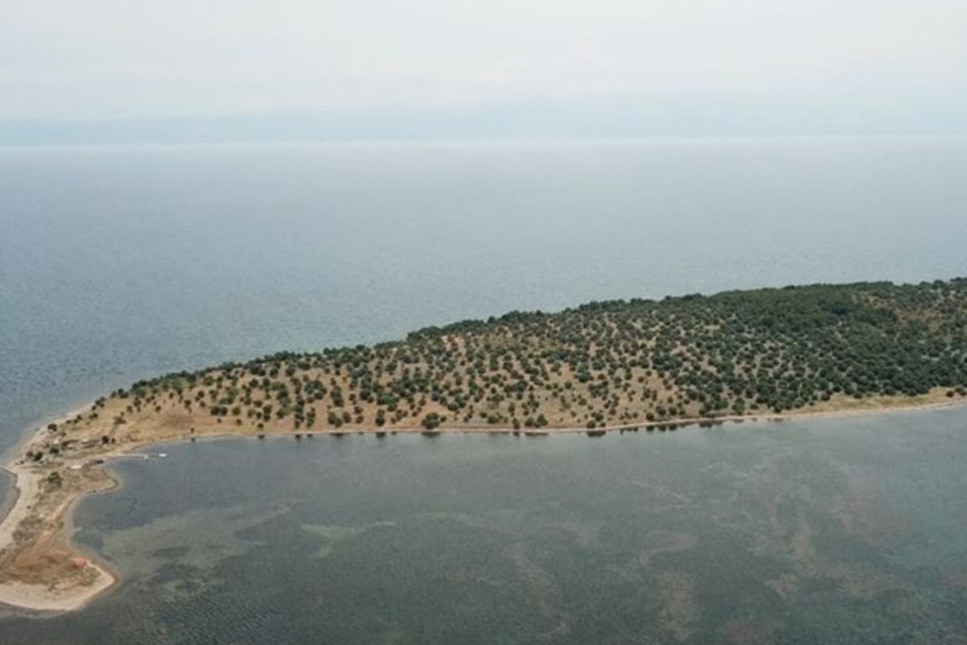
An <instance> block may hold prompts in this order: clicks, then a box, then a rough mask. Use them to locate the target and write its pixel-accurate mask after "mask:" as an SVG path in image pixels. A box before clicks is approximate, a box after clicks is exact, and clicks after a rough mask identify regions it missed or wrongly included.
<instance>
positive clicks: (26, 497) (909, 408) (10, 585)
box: [0, 398, 967, 616]
mask: <svg viewBox="0 0 967 645" xmlns="http://www.w3.org/2000/svg"><path fill="white" fill-rule="evenodd" d="M964 406H967V401H965V400H964V399H962V398H958V399H954V400H941V401H926V402H921V403H913V404H904V403H903V402H902V401H901V400H899V398H898V405H878V406H875V407H857V408H844V409H837V410H803V411H791V412H782V413H767V414H744V415H723V416H707V417H691V418H681V419H671V420H666V421H656V422H646V423H629V424H621V425H611V426H605V427H595V428H587V427H563V428H527V429H515V428H511V427H497V426H490V425H487V426H474V427H457V428H444V427H440V428H436V429H434V430H432V431H430V430H426V429H423V428H395V429H394V428H354V429H351V430H349V429H347V430H346V431H342V432H340V431H337V430H327V431H321V432H317V433H311V432H303V433H296V432H292V431H291V430H287V431H275V432H272V431H268V432H264V433H260V434H259V435H258V437H259V438H283V437H289V438H291V437H293V436H300V435H306V436H310V435H313V434H315V435H318V436H320V437H321V436H326V435H329V436H332V437H341V436H346V435H383V436H385V435H395V434H408V435H415V434H422V435H427V436H440V435H444V434H451V435H453V434H464V435H468V434H469V435H474V434H490V435H516V436H528V437H533V436H551V435H575V434H582V433H583V434H587V435H589V436H601V435H604V434H608V433H613V432H619V433H624V432H628V431H637V430H647V431H652V430H658V431H662V430H666V431H667V430H676V429H684V428H688V427H692V426H695V427H706V428H707V427H713V426H719V425H723V424H743V423H769V422H780V421H794V420H812V419H821V418H839V417H851V416H860V415H869V416H875V415H880V414H893V413H904V412H907V413H915V412H925V411H931V410H940V409H946V408H958V407H964ZM84 409H87V408H82V409H81V410H82V411H83V410H84ZM77 414H78V411H74V412H72V413H70V414H67V415H62V416H60V417H58V418H56V419H55V420H54V421H52V422H51V423H63V422H64V421H66V420H69V419H71V418H74V417H75V416H76V415H77ZM46 429H47V426H46V425H43V426H41V427H40V428H37V429H35V430H34V431H33V432H30V431H29V430H28V431H25V432H24V436H23V437H22V438H21V439H20V440H19V441H18V442H17V445H16V449H15V450H14V449H11V450H10V451H8V455H9V456H7V459H6V461H5V462H4V463H3V465H2V466H0V469H2V470H3V471H4V472H5V473H7V474H8V475H9V476H10V478H11V480H12V484H11V490H12V494H13V495H14V499H13V501H12V503H8V504H5V507H6V508H5V509H0V510H5V511H6V512H5V513H4V515H3V517H2V518H0V552H2V551H3V550H4V549H5V548H7V547H8V546H11V545H12V543H13V540H14V532H15V531H16V529H17V526H19V523H20V522H21V521H23V520H24V519H25V518H26V517H27V511H28V510H29V509H30V508H31V506H32V503H36V501H37V500H38V499H40V497H41V496H42V494H43V490H42V486H39V485H37V484H38V481H34V485H33V486H31V484H30V483H29V482H30V480H31V479H34V480H39V476H38V475H37V473H34V472H32V471H31V469H30V464H28V463H26V462H24V461H23V452H24V450H25V449H26V448H28V447H30V446H31V445H33V444H34V443H35V442H37V441H38V440H40V439H42V437H43V435H44V433H45V432H46ZM253 438H256V435H254V434H252V433H251V432H247V431H244V430H243V431H238V432H230V431H229V432H219V433H210V434H204V435H200V436H197V437H196V436H194V435H192V436H184V437H181V438H175V439H172V440H160V441H152V440H146V441H144V442H142V443H132V444H129V445H125V446H124V448H123V449H117V450H112V451H109V452H107V453H104V454H103V455H101V457H100V460H99V464H98V465H97V466H95V467H96V468H98V469H100V470H101V471H102V472H103V473H104V474H105V475H106V476H107V478H108V479H109V480H110V482H111V484H110V485H109V486H107V487H104V488H99V489H96V490H80V491H71V494H70V497H69V500H68V501H67V503H65V504H64V505H63V507H62V508H61V509H60V511H59V513H58V516H57V518H56V520H58V521H60V522H61V523H62V524H61V527H60V529H59V530H60V532H61V535H60V536H59V537H61V538H62V539H63V540H64V542H65V543H66V544H67V545H68V547H69V548H70V549H71V550H72V551H74V552H76V553H78V554H80V555H82V556H83V557H85V558H88V559H89V561H90V566H91V567H92V569H94V570H95V571H97V574H98V578H97V582H96V583H95V584H92V585H90V586H81V587H74V588H71V589H69V590H66V591H60V590H56V589H52V588H47V589H45V588H43V587H41V586H39V585H26V584H23V583H20V582H16V581H14V582H0V605H2V606H4V607H6V608H11V609H14V610H22V611H24V612H25V613H26V614H28V615H31V616H53V615H57V614H60V613H64V612H69V611H77V610H79V609H83V608H84V607H85V606H87V605H88V604H89V603H90V602H92V601H93V600H95V599H96V598H98V597H100V596H102V595H104V594H106V593H108V592H109V591H110V590H112V589H114V588H116V587H117V586H118V585H120V583H121V576H120V574H119V572H117V571H116V570H115V569H114V567H113V566H111V564H110V563H109V562H107V561H106V560H105V559H104V558H103V557H102V556H101V555H100V554H88V553H87V552H85V551H82V550H81V549H78V548H77V547H76V545H74V543H73V540H72V536H73V533H74V524H73V514H74V509H75V508H76V507H77V505H78V504H79V503H80V502H81V501H82V500H83V499H84V498H85V497H86V496H87V495H90V494H103V493H108V492H115V491H117V490H118V489H120V488H122V487H123V485H124V483H123V481H122V480H121V478H120V477H119V476H117V475H116V473H113V472H111V469H110V468H106V467H105V466H109V465H110V463H111V462H114V461H117V460H119V459H124V458H132V457H135V456H136V454H135V451H137V450H144V449H145V448H151V447H154V446H163V445H173V444H180V443H185V442H188V441H192V440H206V441H214V440H226V439H253ZM24 482H28V483H26V484H25V483H24ZM25 489H27V490H26V491H25ZM11 524H13V526H11Z"/></svg>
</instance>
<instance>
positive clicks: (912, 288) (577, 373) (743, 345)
mask: <svg viewBox="0 0 967 645" xmlns="http://www.w3.org/2000/svg"><path fill="white" fill-rule="evenodd" d="M965 386H967V279H957V280H951V281H948V282H932V283H922V284H919V285H900V286H897V285H893V284H890V283H886V282H883V283H862V284H850V285H811V286H803V287H786V288H783V289H759V290H754V291H732V292H727V293H720V294H717V295H714V296H702V295H690V296H684V297H678V298H665V299H664V300H661V301H653V300H631V301H628V302H625V301H612V302H594V303H589V304H586V305H583V306H581V307H577V308H576V309H568V310H565V311H562V312H559V313H553V314H547V313H540V312H534V313H520V312H513V313H509V314H506V315H504V316H501V317H500V318H491V319H489V320H486V321H481V320H470V321H464V322H459V323H455V324H452V325H448V326H446V327H431V328H427V329H422V330H420V331H417V332H414V333H412V334H410V335H409V336H407V338H406V339H405V340H401V341H398V342H391V343H382V344H379V345H375V346H372V347H367V346H363V345H359V346H356V347H344V348H338V349H327V350H324V351H321V352H319V353H308V354H295V353H284V354H276V355H274V356H268V357H265V358H260V359H255V360H251V361H248V362H244V363H229V364H225V365H220V366H218V367H212V368H209V369H203V370H200V371H197V372H180V373H177V374H167V375H165V376H161V377H158V378H155V379H151V380H147V381H141V382H138V383H135V384H134V385H133V386H132V387H131V388H129V389H126V390H118V391H116V392H114V393H112V394H111V395H110V396H107V397H104V398H101V399H99V400H97V401H96V402H95V403H94V404H93V406H91V407H90V408H86V409H85V410H83V411H82V412H80V413H78V414H74V415H71V416H70V417H68V418H66V419H64V420H62V421H59V422H54V423H51V424H49V425H47V426H46V427H44V428H40V429H38V431H37V432H36V433H35V434H34V435H33V436H32V437H30V438H29V439H28V440H27V441H26V442H25V443H24V445H23V446H22V448H21V451H20V453H19V455H18V456H17V457H16V458H15V461H13V462H11V464H9V465H8V470H9V471H10V472H11V473H12V474H13V475H14V476H15V478H16V486H17V489H18V491H19V495H18V497H17V500H16V503H15V504H14V506H13V507H12V508H11V509H10V512H9V513H8V514H7V516H6V518H4V520H3V522H0V603H9V604H13V605H17V606H21V607H28V608H31V609H44V610H66V609H75V608H77V607H80V606H83V604H84V603H85V602H87V601H89V600H90V599H91V598H92V597H94V596H95V595H96V594H98V593H100V592H102V591H103V590H105V589H107V588H109V587H110V586H111V584H112V583H113V580H114V576H113V575H112V574H111V572H110V569H109V567H108V566H107V565H106V564H105V565H101V564H98V563H96V562H89V561H88V559H87V557H85V556H84V555H83V554H80V553H78V552H77V551H76V550H75V549H74V547H73V546H72V545H71V544H70V539H69V534H68V532H67V529H66V527H68V526H69V522H67V520H66V518H67V516H68V513H69V509H70V508H72V505H73V503H74V501H75V500H76V499H77V498H78V497H79V496H81V495H83V494H85V493H87V492H90V491H95V490H104V489H105V488H107V487H110V486H111V485H112V482H113V480H112V478H111V477H110V475H109V473H107V472H106V471H104V470H102V469H101V468H100V467H99V466H100V464H102V463H104V461H105V460H106V459H110V458H112V457H116V456H119V455H121V454H124V453H128V452H131V451H132V450H135V449H137V448H138V447H140V446H144V445H146V444H151V443H160V442H165V441H174V440H185V439H194V438H195V437H200V436H213V435H223V434H232V435H255V436H260V437H261V436H265V435H268V434H270V433H271V434H285V433H289V434H294V435H295V436H296V437H297V438H300V437H303V436H306V437H308V436H313V435H314V434H315V433H316V432H328V433H334V434H343V433H346V432H350V431H351V432H364V431H375V432H377V434H385V433H386V432H396V431H408V430H409V431H422V432H426V433H430V434H436V433H438V432H442V431H443V430H448V429H449V430H491V431H496V432H517V433H522V434H525V435H542V434H545V433H546V432H548V431H550V430H551V429H559V430H566V429H575V430H583V431H585V432H588V433H589V434H591V435H593V436H597V435H600V434H603V433H604V432H605V431H606V430H607V429H608V428H622V429H624V428H639V427H643V428H646V429H654V428H659V429H665V428H670V427H675V426H676V425H678V424H680V423H682V422H686V421H693V420H701V422H702V423H709V422H711V423H714V422H716V420H721V419H723V418H737V419H741V418H744V417H746V416H754V417H757V416H768V417H774V416H775V415H777V414H783V415H785V414H789V413H793V414H795V413H798V412H803V411H816V412H838V411H840V410H848V409H855V408H862V409H878V408H883V407H889V406H900V405H923V404H928V403H938V402H944V401H951V400H961V399H962V398H963V397H964V396H965Z"/></svg>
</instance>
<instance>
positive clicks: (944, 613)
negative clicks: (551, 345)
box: [0, 409, 967, 644]
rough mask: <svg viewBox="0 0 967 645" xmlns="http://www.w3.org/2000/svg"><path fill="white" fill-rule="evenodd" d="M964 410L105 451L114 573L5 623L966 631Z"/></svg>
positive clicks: (294, 634)
mask: <svg viewBox="0 0 967 645" xmlns="http://www.w3.org/2000/svg"><path fill="white" fill-rule="evenodd" d="M965 432H967V409H959V410H943V411H935V412H923V413H914V414H896V415H882V416H871V417H863V418H860V417H856V418H844V419H824V420H818V419H817V420H812V421H803V422H796V423H791V422H790V423H784V424H766V423H747V424H742V425H733V426H722V427H718V428H711V429H708V428H706V429H698V428H690V429H686V430H679V431H676V432H653V433H646V432H644V431H642V432H640V433H625V434H622V435H619V434H611V435H608V436H606V437H603V438H597V439H590V438H587V437H584V436H556V437H550V438H546V439H534V438H526V437H522V438H514V437H512V436H442V437H437V438H426V437H422V436H395V437H388V438H386V439H382V440H380V439H376V438H374V437H369V436H365V437H364V436H355V437H343V438H338V439H337V438H328V437H316V438H314V439H311V440H306V439H303V440H302V441H301V442H296V441H295V440H281V439H280V440H275V441H264V442H258V441H254V440H235V441H218V442H211V443H204V442H202V443H197V444H189V445H178V446H172V447H170V448H167V449H166V450H167V451H168V452H169V453H170V457H169V459H166V460H159V461H151V462H124V463H119V464H117V465H116V469H117V471H118V472H119V474H120V475H121V476H122V477H123V478H124V481H125V482H126V486H125V487H124V488H123V489H121V490H119V491H116V492H113V493H110V494H106V495H101V496H97V497H94V498H90V499H88V500H86V501H85V502H84V503H83V504H82V505H81V506H80V508H79V509H78V513H77V525H78V526H79V527H81V528H80V529H79V533H78V539H79V540H80V541H81V542H82V543H84V544H86V545H88V546H89V547H90V548H92V549H94V550H97V551H98V552H100V553H102V554H103V555H104V556H105V557H107V558H109V559H110V560H111V561H112V562H113V563H114V564H115V565H116V566H117V567H118V568H119V569H120V570H121V572H122V573H123V576H124V584H123V585H122V587H121V588H120V589H119V590H117V591H116V592H114V593H113V594H111V595H110V596H108V597H106V598H103V599H101V600H99V601H98V602H96V603H95V604H94V605H92V606H91V607H90V608H89V609H87V610H86V611H84V612H82V613H79V614H76V615H73V616H65V617H58V618H54V619H49V620H35V619H34V620H31V619H24V618H19V617H15V616H8V617H6V618H3V619H0V640H2V642H3V643H4V644H7V643H11V644H12V643H64V642H71V643H158V642H164V643H212V642H218V643H266V642H274V643H318V642H327V643H488V644H491V643H537V642H555V643H651V642H654V643H678V642H682V643H704V642H716V643H718V642H722V643H816V642H844V643H851V642H877V643H958V642H963V641H964V638H965V636H967V610H965V607H967V541H965V540H963V538H962V535H963V533H964V530H965V529H967V494H965V493H967V471H964V469H963V468H962V464H963V463H964V461H965V458H967V445H965V442H964V441H963V438H964V436H965Z"/></svg>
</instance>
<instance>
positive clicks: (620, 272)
mask: <svg viewBox="0 0 967 645" xmlns="http://www.w3.org/2000/svg"><path fill="white" fill-rule="evenodd" d="M964 168H967V142H965V141H964V140H962V139H960V140H950V139H923V140H910V139H907V140H904V139H894V140H887V139H879V140H818V141H805V140H759V141H692V142H639V143H611V144H574V143H558V144H473V145H457V144H433V145H421V144H392V145H390V144H386V145H382V144H368V145H312V146H309V145H307V146H213V147H130V148H124V147H106V148H60V149H58V148H22V149H16V148H7V149H0V365H2V366H3V368H4V369H2V370H0V450H2V449H3V448H6V447H9V446H11V445H12V444H13V442H15V441H16V439H17V437H18V436H20V434H21V433H22V431H23V430H24V429H25V428H26V427H28V426H30V425H31V424H36V423H38V422H40V421H41V420H43V419H44V418H47V417H49V416H53V415H56V414H58V413H61V412H64V411H66V410H68V409H70V408H71V407H73V406H76V405H79V404H82V403H84V402H86V401H87V400H90V399H93V398H95V397H96V396H98V395H100V394H102V393H104V392H106V391H108V390H110V389H113V388H116V387H120V386H126V385H128V384H129V383H130V382H131V381H132V380H135V379H138V378H142V377H146V376H151V375H154V374H157V373H159V372H164V371H169V370H177V369H186V368H195V367H199V366H202V365H206V364H210V363H215V362H220V361H223V360H231V359H244V358H248V357H251V356H254V355H261V354H265V353H271V352H274V351H279V350H283V349H299V350H302V349H318V348H321V347H324V346H328V345H336V344H339V345H341V344H356V343H360V342H373V341H379V340H385V339H390V338H396V337H400V336H402V335H403V334H405V333H406V332H407V331H409V330H411V329H414V328H416V327H419V326H423V325H428V324H439V323H444V322H449V321H453V320H456V319H461V318H466V317H485V316H488V315H492V314H500V313H503V312H505V311H508V310H511V309H544V310H549V309H559V308H562V307H565V306H569V305H575V304H579V303H581V302H584V301H587V300H592V299H606V298H616V297H635V296H645V297H661V296H663V295H665V294H667V293H691V292H696V291H702V292H710V291H716V290H721V289H730V288H746V287H754V286H761V285H782V284H787V283H801V282H833V281H835V282H840V281H853V280H878V279H891V280H900V281H920V280H932V279H935V278H947V277H952V276H956V275H965V274H967V259H965V257H967V256H965V254H964V240H967V183H965V182H963V180H962V175H963V169H964ZM963 426H964V415H962V414H960V415H958V413H948V414H941V413H934V414H932V415H926V414H925V415H909V416H908V415H903V416H897V417H871V418H870V419H868V420H863V421H858V420H853V419H850V420H848V421H845V420H841V421H836V422H833V421H823V422H811V423H801V424H795V425H792V424H789V425H782V426H765V425H762V426H758V425H756V426H753V425H746V426H744V427H742V428H739V429H735V430H728V431H724V432H721V433H713V432H706V431H702V432H699V431H692V432H690V433H689V432H679V433H676V434H675V435H664V436H661V437H657V436H656V437H650V436H630V435H629V436H625V437H621V438H618V437H614V438H612V437H608V438H606V439H604V440H600V441H598V442H591V441H590V440H586V439H584V438H554V439H553V440H550V441H546V442H541V441H537V442H532V443H525V442H514V441H512V440H509V439H506V438H500V439H490V438H483V437H474V438H456V437H453V438H449V437H447V438H444V439H443V440H441V442H439V443H432V442H427V441H424V440H422V439H420V438H405V439H404V438H401V437H396V438H393V439H392V441H388V442H386V443H385V444H380V443H377V442H376V440H375V439H364V438H353V439H349V440H348V441H345V442H342V443H339V442H335V441H334V440H322V441H317V442H316V443H314V444H312V445H311V446H310V445H309V444H308V442H303V443H302V444H298V445H296V444H295V443H294V442H293V443H291V444H290V443H266V444H262V445H249V444H246V443H244V442H228V443H217V444H198V445H196V446H190V447H189V446H183V447H173V448H171V449H170V451H171V452H172V458H171V459H170V460H165V461H163V462H160V461H159V462H146V463H143V464H142V463H137V464H134V463H124V464H120V465H119V466H117V469H118V471H119V472H120V473H121V474H122V476H123V477H124V479H125V481H126V482H127V486H126V488H125V489H124V490H123V491H121V492H119V493H115V494H111V495H106V496H103V497H98V498H95V499H91V500H88V501H87V502H85V503H84V504H82V505H81V507H80V509H79V514H78V521H79V524H80V525H81V526H82V527H84V530H83V531H82V533H81V538H82V539H83V540H84V541H85V543H86V544H88V545H89V547H90V548H92V549H95V550H97V551H98V552H99V553H101V554H102V555H103V556H104V557H106V558H108V559H110V560H112V561H113V562H115V563H116V564H117V565H118V566H119V568H120V569H121V571H122V573H124V574H125V585H124V586H123V587H122V588H121V589H120V590H119V591H118V592H116V593H114V594H112V595H110V596H108V597H106V598H104V599H103V600H101V601H98V602H97V603H95V605H94V606H92V607H91V608H90V609H89V610H87V611H85V612H82V613H81V614H78V615H77V616H71V617H68V618H59V619H56V620H50V621H42V622H37V621H28V622H24V621H22V620H19V619H10V620H6V621H0V636H2V642H4V643H8V642H198V643H201V642H269V641H271V642H333V643H336V642H339V643H343V642H347V643H351V642H358V643H371V642H507V643H514V642H532V641H535V640H541V639H543V640H551V641H555V640H556V641H560V642H575V643H578V642H649V639H652V640H654V642H667V641H668V640H676V639H677V640H683V641H689V640H691V641H694V642H703V641H704V642H718V641H720V640H722V639H725V638H726V637H728V638H733V637H734V638H738V639H740V640H742V639H744V642H754V638H760V639H761V642H791V641H794V640H795V639H799V640H800V641H801V642H816V639H815V638H813V637H815V636H816V635H823V636H824V637H832V636H833V635H843V639H844V640H843V642H863V639H864V638H868V637H869V635H871V634H875V635H877V638H879V639H880V640H879V641H878V642H889V641H888V640H884V638H885V637H884V636H883V635H884V634H891V633H895V634H896V636H895V640H896V642H911V640H910V635H911V633H907V632H901V631H896V630H898V629H899V627H898V625H900V622H898V621H900V618H898V617H900V616H904V617H907V619H908V620H907V623H904V624H910V625H917V626H918V627H917V629H918V630H926V626H932V627H931V628H932V629H933V628H935V630H936V631H935V632H931V631H929V630H927V631H923V632H922V634H923V635H922V639H923V642H943V641H942V639H948V640H950V639H955V637H956V636H957V635H958V634H960V635H961V636H962V635H963V632H962V631H959V630H961V628H962V626H963V625H962V622H963V615H962V612H961V611H960V610H959V609H957V608H958V607H962V606H964V605H963V600H964V597H963V595H962V594H963V587H964V583H963V576H964V572H963V568H961V569H957V567H958V566H960V565H963V564H964V563H963V551H962V549H961V547H960V545H961V542H962V540H958V536H959V531H960V530H961V529H962V528H963V527H962V524H958V522H962V521H963V518H964V517H965V514H964V509H963V508H961V507H960V506H958V504H961V502H959V501H958V500H959V499H962V498H963V494H962V493H963V490H962V487H963V479H962V476H961V475H959V471H958V470H956V468H955V463H953V462H951V461H950V460H951V459H952V458H953V457H955V456H956V455H957V450H958V449H959V448H958V445H959V444H958V437H959V435H958V433H959V431H960V430H961V428H963ZM913 433H915V434H913ZM879 437H883V438H884V442H885V443H883V444H880V443H879V442H876V441H874V440H875V439H877V438H879ZM870 442H873V443H872V445H874V446H875V447H876V450H872V449H871V448H870V445H869V444H870ZM891 446H892V447H891ZM897 446H899V447H897ZM871 450H872V451H871ZM877 450H878V451H879V452H877ZM663 451H671V452H670V453H665V452H663ZM773 453H775V454H778V455H783V456H782V457H781V458H779V457H776V458H775V459H773V458H772V457H770V455H773V456H774V454H773ZM840 453H842V454H840ZM676 464H677V465H676ZM673 466H674V467H673ZM880 466H884V467H883V468H882V469H880V468H879V467H880ZM881 470H882V472H881ZM639 471H643V472H644V474H645V475H647V476H646V477H644V478H642V477H639V475H641V474H642V472H639ZM843 473H845V474H843ZM903 473H906V474H903ZM634 481H637V482H639V483H640V484H643V486H638V485H637V484H634V483H633V482H634ZM857 481H859V482H860V483H856V482H857ZM857 486H859V487H860V489H857ZM857 490H859V492H857ZM649 491H650V492H649ZM924 491H929V492H930V495H929V503H927V504H924V503H923V500H924V498H925V497H926V496H925V495H924V494H923V492H924ZM642 495H644V496H645V498H646V501H645V502H642V501H641V496H642ZM770 495H774V496H777V497H774V498H772V497H770ZM653 498H654V499H653ZM860 498H862V499H860ZM655 499H660V503H659V501H654V500H655ZM648 500H651V501H648ZM675 500H678V501H677V502H676V501H675ZM687 500H691V501H687ZM837 500H840V501H839V506H836V504H837ZM857 500H859V501H857ZM864 505H865V506H864ZM666 507H667V509H666ZM656 509H657V510H656ZM663 509H666V510H663ZM928 516H929V517H928ZM922 522H927V523H928V525H930V526H932V527H933V528H934V529H935V530H934V531H931V532H929V533H924V532H921V531H920V530H919V529H918V528H917V527H918V526H919V525H920V524H921V523H922ZM884 523H885V526H886V527H887V528H883V527H882V526H880V525H881V524H884ZM895 524H896V525H897V526H899V525H902V526H905V527H907V528H906V529H902V530H901V529H900V528H896V527H895V526H894V525H895ZM911 526H912V527H913V528H910V527H911ZM562 527H563V528H562ZM890 527H892V528H890ZM904 531H905V532H904ZM881 534H883V535H886V534H888V535H887V537H882V535H881ZM894 534H896V535H899V536H900V537H896V536H895V535H894ZM891 536H892V537H891ZM878 540H880V541H878ZM882 540H886V541H885V542H884V541H882ZM635 554H637V555H635ZM947 568H949V569H950V571H949V572H947V573H944V574H943V575H941V573H940V570H941V569H943V570H944V571H946V569H947ZM948 574H949V575H948ZM735 576H739V578H740V580H738V581H736V579H735ZM945 576H946V577H945ZM958 576H960V577H958ZM958 581H959V582H958ZM958 585H960V586H958ZM736 591H741V592H742V593H736ZM958 594H961V595H958ZM904 612H906V613H904ZM910 612H912V614H911V613H910ZM911 615H912V616H914V618H910V616H911ZM122 616H123V617H124V619H123V620H122V619H121V617H122ZM850 617H853V618H850ZM850 620H853V622H850ZM833 629H838V630H841V631H835V632H833V631H830V630H833ZM722 630H725V631H722ZM918 633H919V632H918ZM65 634H70V635H71V638H70V639H68V641H65V640H64V635H65ZM723 634H726V636H723ZM736 635H737V636H736ZM18 639H19V640H18ZM589 639H591V640H589ZM810 639H812V641H810ZM820 640H827V641H830V638H824V639H820ZM737 642H739V641H737ZM950 642H956V641H955V640H950Z"/></svg>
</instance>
